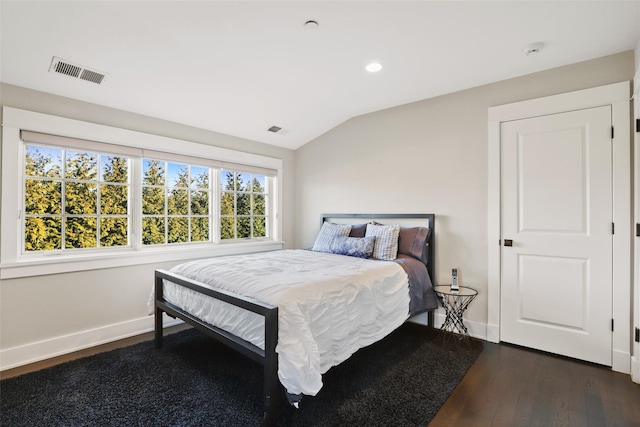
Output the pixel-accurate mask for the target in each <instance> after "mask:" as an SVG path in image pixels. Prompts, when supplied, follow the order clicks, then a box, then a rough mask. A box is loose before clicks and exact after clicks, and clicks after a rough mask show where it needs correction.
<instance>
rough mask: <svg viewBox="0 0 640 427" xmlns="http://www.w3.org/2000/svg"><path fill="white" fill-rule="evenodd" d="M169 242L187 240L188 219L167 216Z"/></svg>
mask: <svg viewBox="0 0 640 427" xmlns="http://www.w3.org/2000/svg"><path fill="white" fill-rule="evenodd" d="M168 234H169V235H168V240H169V243H177V242H188V241H189V219H188V218H169V233H168Z"/></svg>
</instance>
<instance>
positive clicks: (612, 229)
mask: <svg viewBox="0 0 640 427" xmlns="http://www.w3.org/2000/svg"><path fill="white" fill-rule="evenodd" d="M611 234H616V224H615V223H613V222H612V223H611Z"/></svg>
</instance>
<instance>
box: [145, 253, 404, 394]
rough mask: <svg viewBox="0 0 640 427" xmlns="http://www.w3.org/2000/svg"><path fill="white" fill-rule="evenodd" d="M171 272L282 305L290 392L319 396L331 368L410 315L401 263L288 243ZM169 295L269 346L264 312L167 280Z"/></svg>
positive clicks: (280, 348)
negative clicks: (288, 245) (289, 247)
mask: <svg viewBox="0 0 640 427" xmlns="http://www.w3.org/2000/svg"><path fill="white" fill-rule="evenodd" d="M171 271H173V272H175V273H177V274H179V275H182V276H185V277H189V278H192V279H195V280H198V281H200V282H202V283H206V284H209V285H211V286H212V287H215V288H218V289H225V290H228V291H232V292H235V293H238V294H241V295H245V296H248V297H252V298H255V299H257V300H260V301H263V302H265V303H268V304H271V305H274V306H277V307H278V322H279V330H278V344H277V347H276V351H277V353H278V376H279V379H280V382H281V383H282V385H283V386H284V387H285V388H286V390H287V391H288V392H289V393H291V394H306V395H315V394H316V393H317V392H318V391H319V390H320V388H321V387H322V374H323V373H325V372H326V371H327V370H328V369H329V368H330V367H332V366H335V365H337V364H339V363H340V362H342V361H344V360H346V359H347V358H349V356H350V355H351V354H353V353H354V352H355V351H356V350H358V349H359V348H362V347H365V346H367V345H369V344H372V343H374V342H376V341H378V340H380V339H381V338H383V337H385V336H386V335H388V334H389V333H390V332H391V331H393V330H394V329H396V328H397V327H398V326H400V325H401V324H402V323H403V322H404V321H405V320H406V319H407V318H408V317H409V285H408V278H407V274H406V273H405V271H404V270H403V268H402V267H400V266H399V265H397V264H396V263H394V262H386V261H375V260H366V259H360V258H354V257H347V256H342V255H334V254H327V253H320V252H312V251H307V250H282V251H275V252H267V253H261V254H251V255H241V256H231V257H219V258H212V259H206V260H199V261H192V262H187V263H184V264H181V265H178V266H177V267H175V268H173V269H172V270H171ZM164 297H165V299H166V300H167V301H169V302H171V303H173V304H175V305H177V306H178V307H180V308H182V309H183V310H185V311H187V312H189V313H191V314H193V315H195V316H197V317H198V318H200V319H202V320H204V321H206V322H207V323H210V324H212V325H215V326H218V327H220V328H223V329H225V330H227V331H229V332H231V333H233V334H234V335H237V336H239V337H241V338H243V339H245V340H247V341H249V342H251V343H253V344H254V345H256V346H258V347H260V348H263V349H264V320H263V317H262V316H260V315H257V314H254V313H251V312H247V311H245V310H242V309H239V308H237V307H233V306H231V305H229V304H226V303H224V302H221V301H218V300H214V299H212V298H210V297H207V296H204V295H202V294H198V293H196V292H194V291H191V290H189V289H186V288H183V287H180V286H176V285H174V284H172V283H165V287H164ZM149 311H150V313H152V312H153V296H152V298H150V300H149Z"/></svg>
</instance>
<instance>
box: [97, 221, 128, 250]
mask: <svg viewBox="0 0 640 427" xmlns="http://www.w3.org/2000/svg"><path fill="white" fill-rule="evenodd" d="M128 244H129V240H128V239H127V218H126V217H115V218H111V217H110V218H102V219H101V221H100V245H101V246H127V245H128Z"/></svg>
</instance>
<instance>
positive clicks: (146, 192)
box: [142, 159, 166, 245]
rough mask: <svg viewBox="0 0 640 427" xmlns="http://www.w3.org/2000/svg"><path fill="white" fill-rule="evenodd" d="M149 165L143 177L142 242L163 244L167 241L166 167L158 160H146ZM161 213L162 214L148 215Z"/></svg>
mask: <svg viewBox="0 0 640 427" xmlns="http://www.w3.org/2000/svg"><path fill="white" fill-rule="evenodd" d="M144 162H147V165H148V167H147V168H145V169H146V170H145V172H144V175H143V177H142V184H143V186H142V214H143V217H142V243H143V244H145V245H155V244H163V243H166V241H165V221H164V215H165V191H164V183H165V167H164V162H161V161H158V160H146V159H145V160H144ZM146 215H161V216H146Z"/></svg>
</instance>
